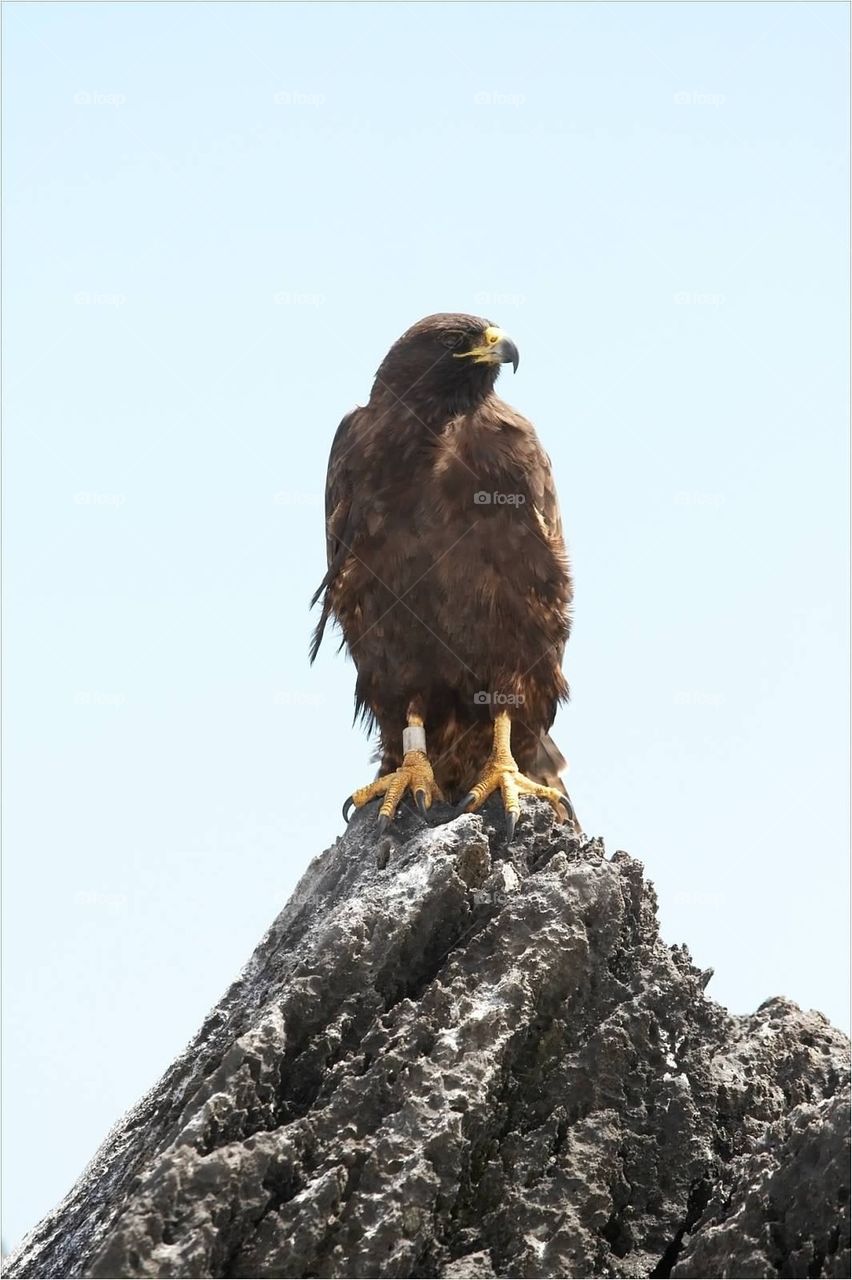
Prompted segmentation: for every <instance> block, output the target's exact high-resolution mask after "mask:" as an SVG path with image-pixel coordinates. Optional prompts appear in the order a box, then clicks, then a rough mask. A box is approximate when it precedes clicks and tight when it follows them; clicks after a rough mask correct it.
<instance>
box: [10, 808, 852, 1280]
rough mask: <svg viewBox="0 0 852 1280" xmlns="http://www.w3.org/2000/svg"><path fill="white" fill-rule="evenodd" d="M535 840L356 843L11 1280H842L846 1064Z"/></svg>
mask: <svg viewBox="0 0 852 1280" xmlns="http://www.w3.org/2000/svg"><path fill="white" fill-rule="evenodd" d="M552 822H553V820H552V817H551V814H550V810H549V809H548V808H546V807H545V806H542V805H540V804H539V803H538V802H526V807H525V810H524V817H523V819H522V822H521V824H520V826H519V829H518V833H517V836H516V838H515V844H514V845H513V846H512V849H511V851H507V850H506V849H505V847H504V845H503V843H502V838H501V837H500V836H499V835H498V834H497V833H496V832H495V829H494V828H493V826H492V820H491V815H490V813H489V814H488V815H487V816H486V817H485V819H482V818H480V817H478V816H465V817H462V818H459V819H457V820H456V821H454V822H452V823H449V824H447V825H445V826H440V827H435V828H433V829H428V828H425V827H424V824H423V823H422V822H421V821H420V819H419V817H417V816H416V815H414V814H413V813H405V814H404V815H402V816H401V818H400V820H399V821H398V823H397V824H396V827H397V830H395V832H394V836H393V837H390V836H386V837H383V838H381V839H378V840H377V838H376V836H375V834H374V828H373V826H372V814H371V813H367V814H364V813H360V814H358V815H356V817H355V818H354V819H353V822H352V825H351V827H350V828H349V830H348V831H347V833H346V835H345V836H344V837H343V838H342V839H340V840H339V841H338V842H337V843H336V844H335V845H334V846H333V847H332V848H331V849H329V850H327V851H326V852H325V853H323V854H321V855H320V857H318V858H316V859H315V860H314V862H313V863H312V864H311V866H310V867H309V868H308V870H307V872H306V873H305V875H304V877H303V879H302V881H301V883H300V884H299V887H298V888H297V890H296V892H295V894H294V896H293V898H292V899H291V901H290V902H289V903H288V905H287V906H286V907H285V908H284V910H283V911H282V912H281V914H280V915H279V917H278V919H277V920H276V921H275V923H274V925H273V926H272V928H271V929H270V931H269V933H268V934H267V935H266V937H265V938H264V939H263V941H262V942H261V944H260V946H259V947H258V949H257V951H256V952H255V954H254V956H253V957H252V959H251V961H250V962H249V964H248V966H247V967H246V969H245V971H244V972H243V974H242V975H241V977H240V978H239V980H238V981H237V982H236V983H235V984H234V985H233V986H232V987H231V988H230V990H229V991H228V992H227V993H226V995H225V997H224V998H223V1000H222V1001H221V1003H220V1004H219V1005H218V1007H217V1008H216V1009H215V1010H214V1011H213V1012H212V1013H211V1014H210V1016H209V1017H208V1018H207V1020H206V1022H205V1023H204V1025H203V1027H202V1028H201V1031H200V1032H199V1034H198V1036H197V1037H196V1039H195V1040H194V1041H193V1042H192V1044H191V1045H190V1046H189V1048H188V1049H187V1050H186V1052H185V1053H184V1054H183V1055H182V1056H181V1057H180V1058H179V1059H178V1060H177V1061H176V1062H175V1064H174V1065H173V1066H172V1067H171V1069H170V1070H169V1071H168V1072H167V1073H166V1075H165V1076H164V1078H163V1079H162V1080H161V1081H160V1083H159V1084H158V1085H157V1086H156V1088H155V1089H153V1090H152V1092H151V1093H150V1094H149V1095H148V1096H147V1097H146V1098H145V1099H143V1101H142V1102H141V1103H140V1104H139V1105H138V1106H137V1107H136V1108H135V1109H134V1110H133V1111H132V1112H131V1113H130V1114H129V1115H128V1116H127V1117H126V1119H125V1120H124V1121H123V1122H122V1123H121V1124H120V1125H118V1126H117V1127H116V1129H115V1130H114V1131H113V1132H112V1133H111V1134H110V1135H109V1137H108V1138H107V1140H106V1142H105V1143H104V1145H103V1147H102V1148H101V1150H100V1151H99V1152H98V1154H97V1156H96V1157H95V1159H94V1160H93V1162H92V1164H91V1165H90V1166H89V1168H88V1169H87V1170H86V1171H85V1172H84V1173H83V1175H82V1177H81V1178H80V1180H79V1182H78V1183H77V1185H76V1186H75V1187H74V1188H73V1190H72V1191H71V1192H70V1193H69V1195H68V1196H67V1197H66V1199H65V1200H64V1201H63V1203H62V1204H61V1205H60V1206H59V1207H58V1208H57V1209H56V1210H55V1211H54V1213H52V1214H51V1215H49V1217H47V1218H46V1219H45V1220H44V1221H43V1222H42V1223H41V1224H40V1225H39V1226H38V1227H37V1228H36V1229H35V1231H33V1232H32V1233H31V1235H30V1236H29V1237H28V1238H27V1240H26V1241H24V1243H23V1245H22V1246H21V1248H20V1249H19V1250H18V1251H17V1252H16V1254H14V1255H13V1256H12V1257H11V1258H10V1259H8V1260H7V1266H6V1275H8V1276H9V1277H14V1276H39V1277H54V1276H57V1277H58V1276H91V1277H120V1276H235V1277H236V1276H242V1277H253V1276H254V1277H266V1276H270V1277H271V1276H277V1277H287V1276H317V1277H319V1276H323V1277H325V1276H328V1277H331V1276H340V1277H353V1278H354V1277H454V1278H458V1280H461V1278H462V1277H498V1276H538V1277H558V1276H581V1277H590V1276H624V1277H629V1276H633V1277H641V1276H678V1277H689V1276H694V1277H716V1276H718V1277H722V1276H739V1277H748V1276H793V1277H796V1276H802V1277H804V1276H848V1275H849V1270H850V1267H849V1263H850V1255H849V1217H848V1214H849V1160H848V1132H849V1094H848V1085H847V1083H846V1081H847V1078H848V1045H847V1042H846V1040H845V1038H844V1037H843V1036H841V1035H840V1033H839V1032H837V1031H835V1030H833V1029H832V1027H831V1026H830V1025H829V1024H828V1023H827V1021H826V1019H825V1018H824V1017H822V1015H821V1014H818V1013H803V1012H802V1011H801V1010H800V1009H798V1008H797V1007H796V1006H795V1005H793V1004H791V1003H790V1002H789V1001H787V1000H783V999H773V1000H768V1001H767V1002H766V1003H765V1004H763V1005H762V1006H761V1007H760V1009H758V1011H757V1013H755V1014H753V1015H752V1016H751V1017H747V1018H737V1017H732V1016H731V1015H729V1014H728V1013H727V1012H726V1011H725V1010H724V1009H722V1008H721V1007H720V1006H719V1005H717V1004H715V1003H713V1002H712V1001H711V1000H708V999H707V998H706V997H705V995H704V990H703V988H704V986H705V985H706V981H707V974H706V973H705V974H702V973H700V972H699V971H698V970H697V969H695V968H694V966H693V965H692V963H691V961H690V957H689V955H688V953H687V951H686V949H685V948H684V947H679V946H675V947H667V946H665V945H664V943H663V942H662V941H661V940H660V938H659V936H658V932H657V922H656V915H655V897H654V891H653V888H652V887H651V886H650V885H649V884H648V883H647V882H645V881H644V880H643V876H642V868H641V866H640V864H639V863H637V862H635V861H634V860H633V859H631V858H630V857H628V855H627V854H625V853H616V854H615V855H614V856H613V857H612V859H608V858H606V857H605V855H604V851H603V847H602V845H601V843H600V842H599V841H597V840H588V839H587V838H585V837H579V838H576V837H573V836H568V835H566V834H565V830H564V828H560V827H553V825H552Z"/></svg>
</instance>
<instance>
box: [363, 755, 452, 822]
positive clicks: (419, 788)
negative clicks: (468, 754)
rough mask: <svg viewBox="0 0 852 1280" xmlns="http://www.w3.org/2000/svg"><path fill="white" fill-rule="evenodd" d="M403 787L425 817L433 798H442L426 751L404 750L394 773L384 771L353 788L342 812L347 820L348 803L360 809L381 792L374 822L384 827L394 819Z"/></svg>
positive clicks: (402, 794) (403, 792)
mask: <svg viewBox="0 0 852 1280" xmlns="http://www.w3.org/2000/svg"><path fill="white" fill-rule="evenodd" d="M406 791H410V792H411V794H412V795H413V797H414V803H415V804H416V805H417V808H418V809H419V811H420V815H421V817H423V818H425V817H426V813H427V811H428V810H429V809H430V808H431V807H432V802H433V801H434V800H443V798H444V797H443V796H442V795H441V791H440V789H439V787H438V784H437V783H436V781H435V776H434V774H433V773H432V766H431V764H430V763H429V757H428V756H427V755H426V752H425V751H407V752H406V754H405V755H404V756H403V759H402V764H401V766H400V767H399V769H395V770H394V772H393V773H386V774H385V775H384V777H381V778H377V779H376V781H375V782H371V783H370V784H369V785H368V786H366V787H361V788H360V790H358V791H353V792H352V795H351V796H350V797H349V799H348V800H347V801H346V803H345V804H344V806H343V816H344V818H345V819H346V821H347V822H348V821H349V809H350V807H351V806H354V808H356V809H361V808H363V806H364V805H365V804H368V803H369V801H370V800H375V798H376V797H377V796H384V800H383V801H382V804H381V806H380V808H379V816H378V823H377V825H378V828H379V830H380V831H384V829H385V828H386V827H387V826H388V825H389V824H390V823H391V821H392V820H393V817H394V815H395V813H396V810H397V805H398V804H399V802H400V800H401V799H402V797H403V796H404V795H405V793H406Z"/></svg>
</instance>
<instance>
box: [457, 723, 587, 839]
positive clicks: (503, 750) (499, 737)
mask: <svg viewBox="0 0 852 1280" xmlns="http://www.w3.org/2000/svg"><path fill="white" fill-rule="evenodd" d="M511 743H512V722H511V720H510V719H509V714H508V712H507V711H501V712H500V713H499V715H497V716H496V717H495V720H494V743H493V746H492V747H491V755H490V756H489V757H488V759H487V761H486V762H485V768H484V769H483V770H482V773H481V774H480V775H479V778H478V780H477V782H476V783H475V784H474V786H473V789H472V790H471V791H470V792H469V794H468V795H467V796H465V798H464V800H462V802H461V804H460V805H459V808H460V809H461V810H463V811H466V812H467V813H472V812H473V811H474V809H479V808H480V807H481V806H482V805H483V804H484V803H485V801H486V800H487V799H488V797H489V796H490V795H491V794H492V793H493V792H494V791H496V790H497V789H498V787H499V789H500V795H501V797H502V799H503V808H504V809H505V810H506V829H507V832H508V839H509V840H511V839H512V836H513V835H514V834H515V827H516V826H517V823H518V817H519V815H520V812H521V802H520V797H521V795H526V796H540V797H541V799H542V800H547V801H548V803H549V804H551V805H552V806H553V810H554V812H555V813H556V816H557V817H558V818H559V820H560V821H561V822H564V821H565V820H566V815H565V813H564V812H563V810H562V809H560V805H565V806H566V807H568V805H569V801H568V799H567V797H566V796H564V795H563V794H562V792H561V791H557V790H556V788H555V787H546V786H544V784H543V783H541V782H533V780H532V778H528V777H527V776H526V775H525V774H523V773H521V772H520V770H519V769H518V766H517V764H516V763H515V758H514V756H513V755H512V745H511Z"/></svg>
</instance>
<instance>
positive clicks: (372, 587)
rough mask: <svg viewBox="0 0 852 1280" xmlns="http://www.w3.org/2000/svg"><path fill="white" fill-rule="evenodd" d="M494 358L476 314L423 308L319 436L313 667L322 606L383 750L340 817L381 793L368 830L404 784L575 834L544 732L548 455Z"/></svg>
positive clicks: (554, 562) (552, 702)
mask: <svg viewBox="0 0 852 1280" xmlns="http://www.w3.org/2000/svg"><path fill="white" fill-rule="evenodd" d="M504 364H511V365H512V367H513V369H514V370H517V367H518V350H517V347H516V346H515V344H514V342H512V340H511V338H509V337H508V336H507V335H506V334H505V333H504V332H503V331H502V329H500V328H498V327H497V326H496V325H494V324H492V323H490V321H488V320H484V319H481V318H480V317H478V316H470V315H452V314H441V315H433V316H427V317H426V318H425V319H424V320H420V321H419V322H418V323H417V324H415V325H413V326H412V327H411V328H410V329H408V330H407V332H406V333H404V334H403V335H402V337H401V338H400V339H399V340H398V341H397V342H395V343H394V344H393V346H392V347H391V348H390V350H389V351H388V353H387V355H386V356H385V358H384V360H383V361H382V363H381V365H380V367H379V370H378V372H377V374H376V378H375V382H374V383H373V388H372V391H371V393H370V399H369V402H368V403H367V404H366V405H364V406H363V407H362V408H357V409H355V410H353V411H352V412H351V413H349V414H347V416H346V417H345V418H344V419H343V421H342V422H341V423H340V426H339V427H338V428H337V433H336V434H335V437H334V442H333V444H332V446H331V455H330V457H329V462H328V476H327V480H326V495H325V497H326V504H325V509H326V537H327V563H328V569H327V572H326V574H325V577H324V578H323V580H322V582H321V583H320V585H319V588H318V589H317V592H316V594H315V595H314V598H313V600H312V602H311V603H312V605H314V604H316V603H317V601H319V600H321V601H322V606H321V615H320V618H319V622H318V624H317V627H316V630H315V632H314V636H313V643H312V646H311V661H313V659H314V658H315V657H316V654H317V651H318V650H319V646H320V643H321V641H322V637H323V633H324V630H325V627H326V624H327V622H328V619H329V618H330V617H333V618H334V619H335V621H336V622H337V623H338V625H339V627H340V629H341V631H342V634H343V643H345V645H346V647H347V648H348V650H349V653H350V654H351V656H352V659H353V661H354V663H355V667H356V670H357V682H356V687H355V706H356V718H357V717H358V715H359V714H360V715H361V716H362V717H363V718H364V719H365V720H366V721H367V723H368V724H369V726H370V727H371V728H372V727H373V726H378V731H379V736H380V754H381V770H380V776H379V777H378V779H377V780H376V781H375V782H372V783H370V784H369V785H367V786H365V787H361V788H360V789H359V790H356V791H354V792H353V793H352V795H351V796H350V797H349V799H348V800H347V801H346V804H345V806H344V817H347V816H348V812H349V811H350V810H351V808H352V807H353V806H354V807H356V808H360V807H362V806H363V805H365V804H367V803H368V802H369V801H370V800H373V799H375V798H377V797H382V803H381V805H380V807H379V811H378V823H379V826H380V828H382V829H384V828H385V827H387V826H388V824H389V823H390V822H392V820H393V818H394V817H395V814H396V810H397V807H398V805H399V802H400V800H401V799H402V797H403V796H404V795H405V793H406V792H410V793H411V795H412V796H413V798H414V800H415V803H416V804H417V807H418V809H419V810H420V812H421V814H422V815H423V816H424V818H425V817H426V813H427V811H428V809H429V808H430V807H431V805H432V804H433V802H434V801H436V800H446V801H448V802H450V803H451V804H455V805H456V806H457V811H458V812H462V811H465V810H467V811H473V810H475V809H478V808H479V807H480V806H481V805H482V804H483V803H484V802H485V800H486V799H487V798H488V797H489V796H490V795H491V794H492V793H494V792H499V794H500V796H501V797H502V801H503V806H504V809H505V813H506V823H507V834H508V839H509V840H511V838H512V835H513V834H514V830H515V826H516V823H517V821H518V817H519V814H520V803H519V797H520V795H533V796H540V797H542V798H544V799H545V800H547V801H549V802H550V804H551V805H552V806H553V808H554V810H555V812H556V814H557V815H558V816H559V817H560V819H562V820H564V821H568V822H569V823H571V824H572V825H573V826H574V827H575V828H577V823H576V818H575V815H574V811H573V809H572V807H571V803H570V801H569V799H568V797H567V795H566V793H565V790H564V788H563V787H562V785H561V782H560V780H559V772H560V769H561V768H563V767H564V765H565V761H564V760H563V759H562V757H561V755H560V753H559V751H558V749H557V748H556V746H555V744H554V742H553V740H552V739H551V738H550V736H549V734H548V730H549V728H550V726H551V724H552V723H553V718H554V715H555V714H556V709H557V707H558V705H559V703H560V702H562V701H564V700H565V699H567V697H568V685H567V683H566V681H565V677H564V675H563V673H562V656H563V651H564V648H565V643H566V641H567V639H568V635H569V631H570V626H571V613H570V607H571V600H572V595H573V589H572V580H571V571H570V565H569V562H568V556H567V554H566V551H565V544H564V542H563V537H562V523H561V520H560V515H559V505H558V502H557V498H556V490H555V487H554V483H553V476H552V473H551V468H550V459H549V458H548V456H547V454H546V453H545V452H544V450H543V449H542V447H541V444H540V443H539V440H538V437H537V435H536V433H535V429H534V427H533V426H532V424H531V423H530V422H528V421H527V419H526V418H524V417H522V416H521V414H519V413H518V412H517V411H516V410H515V409H513V408H511V407H510V406H509V405H508V404H506V403H505V402H504V401H503V400H501V399H499V397H498V396H497V395H496V393H495V390H494V387H495V383H496V380H497V375H498V373H499V372H500V369H501V366H502V365H504ZM427 741H428V745H427ZM577 829H579V828H577Z"/></svg>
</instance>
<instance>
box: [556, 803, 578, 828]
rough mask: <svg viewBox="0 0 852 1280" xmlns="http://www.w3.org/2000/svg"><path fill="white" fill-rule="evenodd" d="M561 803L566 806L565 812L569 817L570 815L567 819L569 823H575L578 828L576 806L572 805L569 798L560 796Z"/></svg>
mask: <svg viewBox="0 0 852 1280" xmlns="http://www.w3.org/2000/svg"><path fill="white" fill-rule="evenodd" d="M559 803H560V804H561V805H564V806H565V812H566V813H567V815H568V819H567V820H568V821H569V822H573V823H574V825H575V826H576V823H577V815H576V813H575V812H574V806H573V804H572V803H571V801H570V800H569V799H568V797H567V796H560V797H559Z"/></svg>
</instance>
